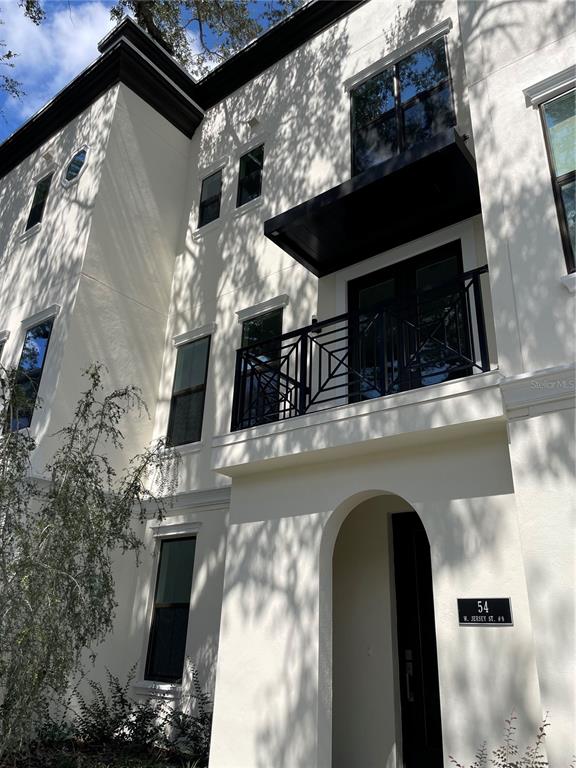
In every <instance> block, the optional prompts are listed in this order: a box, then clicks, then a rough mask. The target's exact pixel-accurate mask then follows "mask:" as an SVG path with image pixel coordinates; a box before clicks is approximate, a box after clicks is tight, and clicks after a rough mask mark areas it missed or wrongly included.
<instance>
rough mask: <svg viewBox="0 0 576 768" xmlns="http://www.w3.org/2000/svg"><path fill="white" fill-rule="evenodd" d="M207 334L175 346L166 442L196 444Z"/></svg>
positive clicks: (199, 420) (198, 438) (201, 415)
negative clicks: (174, 365) (175, 353)
mask: <svg viewBox="0 0 576 768" xmlns="http://www.w3.org/2000/svg"><path fill="white" fill-rule="evenodd" d="M209 352H210V336H204V337H203V338H202V339H197V340H195V341H191V342H189V343H188V344H184V345H182V346H181V347H179V348H178V356H177V358H176V373H175V375H174V389H173V391H172V402H171V405H170V419H169V422H168V443H169V445H183V444H185V443H195V442H197V441H198V440H200V437H201V435H202V418H203V415H204V398H205V394H206V375H207V372H208V355H209Z"/></svg>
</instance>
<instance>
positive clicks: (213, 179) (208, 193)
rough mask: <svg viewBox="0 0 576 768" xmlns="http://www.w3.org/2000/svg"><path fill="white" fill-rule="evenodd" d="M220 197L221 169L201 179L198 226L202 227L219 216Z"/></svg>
mask: <svg viewBox="0 0 576 768" xmlns="http://www.w3.org/2000/svg"><path fill="white" fill-rule="evenodd" d="M221 198H222V169H220V170H218V171H216V173H213V174H212V175H211V176H207V177H206V178H205V179H203V180H202V190H201V192H200V212H199V216H198V226H199V227H203V226H204V225H205V224H209V223H210V222H211V221H215V219H217V218H218V217H219V216H220V200H221Z"/></svg>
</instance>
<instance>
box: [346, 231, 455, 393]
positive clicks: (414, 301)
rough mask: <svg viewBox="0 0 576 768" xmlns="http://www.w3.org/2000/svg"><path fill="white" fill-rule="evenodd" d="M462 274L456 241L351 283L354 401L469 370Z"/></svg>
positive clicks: (349, 287) (351, 349) (352, 382)
mask: <svg viewBox="0 0 576 768" xmlns="http://www.w3.org/2000/svg"><path fill="white" fill-rule="evenodd" d="M461 274H462V255H461V248H460V241H455V242H452V243H448V244H447V245H444V246H442V247H440V248H436V249H434V250H433V251H428V252H427V253H425V254H422V255H420V256H417V257H415V258H413V259H408V260H406V261H403V262H400V263H399V264H395V265H393V266H390V267H386V269H382V270H379V271H377V272H373V273H371V274H369V275H366V276H364V277H362V278H360V279H358V280H354V281H351V282H350V283H349V286H348V306H349V310H350V313H351V314H350V334H349V356H350V368H351V371H350V375H349V398H350V400H351V401H352V402H354V401H357V400H368V399H371V398H374V397H381V396H382V395H387V394H393V393H395V392H401V391H403V390H407V389H415V388H417V387H423V386H427V385H429V384H436V383H439V382H441V381H446V380H447V379H449V378H456V376H464V375H467V370H466V367H465V365H463V364H462V359H463V358H464V360H467V359H468V357H467V356H466V352H467V351H468V350H469V324H468V319H467V312H466V299H465V297H464V295H463V294H462V287H461V281H459V280H458V278H459V276H460V275H461Z"/></svg>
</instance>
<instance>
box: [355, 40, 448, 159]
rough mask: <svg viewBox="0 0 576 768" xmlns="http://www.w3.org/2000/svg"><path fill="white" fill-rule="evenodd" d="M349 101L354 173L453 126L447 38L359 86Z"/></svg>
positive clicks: (437, 41)
mask: <svg viewBox="0 0 576 768" xmlns="http://www.w3.org/2000/svg"><path fill="white" fill-rule="evenodd" d="M351 97H352V172H353V173H354V174H357V173H361V172H362V171H365V170H366V169H367V168H370V167H372V166H373V165H376V164H377V163H381V162H383V161H384V160H387V159H388V158H390V157H392V156H393V155H395V154H397V153H399V152H403V151H404V150H405V149H408V148H409V147H411V146H413V145H414V144H417V143H418V142H421V141H426V140H427V139H429V138H431V137H432V136H434V135H435V134H437V133H439V132H440V131H443V130H445V129H446V128H449V127H451V126H453V125H454V124H455V116H454V107H453V103H452V90H451V85H450V70H449V66H448V54H447V50H446V38H445V37H444V36H442V37H440V38H438V39H437V40H435V41H433V42H432V43H429V44H428V45H426V46H424V47H423V48H420V49H419V50H417V51H415V52H414V53H412V54H410V56H407V57H406V58H404V59H402V60H401V61H398V62H397V63H396V64H394V65H393V66H391V67H389V68H388V69H385V70H383V71H382V72H379V73H378V74H377V75H375V76H374V77H371V78H370V79H369V80H366V81H365V82H363V83H361V84H360V85H359V86H357V87H356V88H354V90H353V91H352V93H351Z"/></svg>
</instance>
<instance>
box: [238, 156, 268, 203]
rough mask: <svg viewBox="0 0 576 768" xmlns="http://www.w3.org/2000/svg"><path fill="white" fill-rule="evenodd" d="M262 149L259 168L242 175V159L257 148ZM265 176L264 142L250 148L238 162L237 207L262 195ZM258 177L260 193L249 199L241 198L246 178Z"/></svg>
mask: <svg viewBox="0 0 576 768" xmlns="http://www.w3.org/2000/svg"><path fill="white" fill-rule="evenodd" d="M259 149H261V150H262V162H261V165H260V167H259V168H257V169H256V170H254V171H252V172H251V173H246V174H244V176H243V175H242V161H243V160H244V159H245V158H247V157H249V156H250V155H251V154H252V153H253V152H256V151H257V150H259ZM263 176H264V142H262V143H261V144H256V146H254V147H252V148H251V149H249V150H248V152H244V154H243V155H242V156H241V157H240V160H239V162H238V187H237V190H236V208H241V207H242V206H243V205H248V203H251V202H252V201H253V200H258V198H259V197H261V196H262V178H263ZM256 177H258V182H259V184H258V194H257V195H254V196H253V197H250V198H249V199H248V200H244V201H242V200H241V195H242V190H243V183H245V181H246V179H248V178H250V179H251V178H256Z"/></svg>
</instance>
